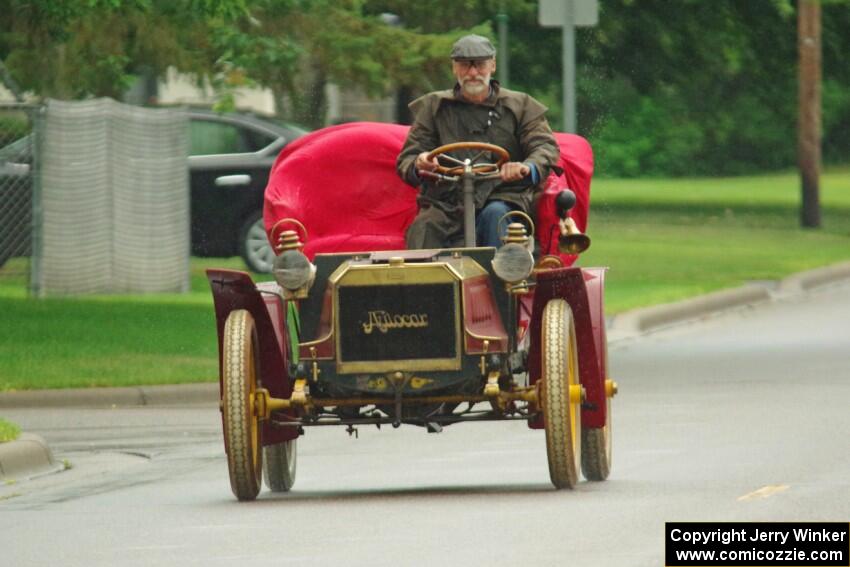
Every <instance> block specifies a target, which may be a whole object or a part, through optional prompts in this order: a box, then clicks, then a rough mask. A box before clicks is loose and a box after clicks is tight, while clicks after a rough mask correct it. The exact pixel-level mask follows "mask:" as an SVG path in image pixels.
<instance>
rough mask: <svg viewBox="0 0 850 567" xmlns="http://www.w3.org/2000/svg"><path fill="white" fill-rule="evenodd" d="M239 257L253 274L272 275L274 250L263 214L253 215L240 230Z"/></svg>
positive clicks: (258, 212) (256, 213)
mask: <svg viewBox="0 0 850 567" xmlns="http://www.w3.org/2000/svg"><path fill="white" fill-rule="evenodd" d="M239 255H240V256H242V259H243V260H244V261H245V265H247V266H248V269H249V270H251V271H252V272H256V273H259V274H270V273H271V271H272V264H273V263H274V257H275V254H274V250H272V247H271V245H270V244H269V239H268V236H266V227H265V224H264V223H263V213H262V212H261V211H257V212H255V213H252V214H251V215H250V216H249V217H248V218H247V219H246V220H245V222H244V223H242V228H241V229H240V230H239Z"/></svg>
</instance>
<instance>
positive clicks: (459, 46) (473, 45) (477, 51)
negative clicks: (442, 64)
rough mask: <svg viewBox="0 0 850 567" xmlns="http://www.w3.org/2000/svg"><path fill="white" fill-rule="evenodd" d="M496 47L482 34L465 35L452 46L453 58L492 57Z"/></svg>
mask: <svg viewBox="0 0 850 567" xmlns="http://www.w3.org/2000/svg"><path fill="white" fill-rule="evenodd" d="M495 56H496V48H495V47H493V44H492V43H490V40H489V39H487V38H486V37H484V36H482V35H474V34H473V35H465V36H463V37H462V38H460V39H459V40H457V41H456V42H455V44H454V46H452V59H473V60H474V59H492V58H493V57H495Z"/></svg>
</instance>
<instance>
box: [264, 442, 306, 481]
mask: <svg viewBox="0 0 850 567" xmlns="http://www.w3.org/2000/svg"><path fill="white" fill-rule="evenodd" d="M297 441H298V440H297V439H292V440H290V441H284V442H283V443H278V444H277V445H266V446H265V447H264V448H263V452H264V453H265V454H264V455H263V460H264V463H265V473H266V474H265V476H266V485H267V486H268V487H269V489H270V490H271V491H272V492H288V491H289V489H290V488H292V485H293V484H295V465H296V464H297V458H296V457H297V453H296V448H297V444H296V442H297Z"/></svg>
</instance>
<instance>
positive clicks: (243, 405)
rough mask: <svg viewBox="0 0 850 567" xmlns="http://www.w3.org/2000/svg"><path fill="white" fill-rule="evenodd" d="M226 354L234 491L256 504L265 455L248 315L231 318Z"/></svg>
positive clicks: (226, 417)
mask: <svg viewBox="0 0 850 567" xmlns="http://www.w3.org/2000/svg"><path fill="white" fill-rule="evenodd" d="M222 350H223V361H222V367H223V375H224V376H223V381H224V385H223V386H224V393H223V395H222V412H223V425H224V445H225V450H226V452H227V467H228V470H229V472H230V488H231V489H232V490H233V494H234V495H235V496H236V498H238V499H239V500H253V499H255V498H256V497H257V494H259V492H260V486H261V483H262V477H263V462H262V461H263V451H262V440H261V438H260V434H261V428H260V420H259V418H258V417H257V415H256V411H255V405H254V400H255V397H256V393H257V354H258V351H257V331H256V327H255V326H254V318H253V317H252V316H251V314H250V313H249V312H248V311H246V310H244V309H238V310H236V311H232V312H231V313H230V315H228V317H227V321H226V322H225V324H224V340H223V348H222Z"/></svg>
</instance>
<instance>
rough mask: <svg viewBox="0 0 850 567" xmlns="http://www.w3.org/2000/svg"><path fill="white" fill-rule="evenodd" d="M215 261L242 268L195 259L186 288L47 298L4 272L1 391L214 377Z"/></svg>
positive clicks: (0, 292) (228, 261)
mask: <svg viewBox="0 0 850 567" xmlns="http://www.w3.org/2000/svg"><path fill="white" fill-rule="evenodd" d="M15 261H17V262H20V261H21V260H15ZM7 266H8V265H7ZM210 266H217V267H226V268H232V269H240V270H241V269H244V265H243V264H242V262H241V261H240V260H238V259H207V260H199V259H193V260H192V265H191V270H192V273H191V281H192V290H191V292H189V293H186V294H159V295H100V296H91V297H85V298H48V299H43V300H35V299H30V298H27V297H26V296H25V291H24V289H23V279H21V280H20V281H17V283H16V282H15V280H14V278H13V279H11V280H6V279H0V313H2V321H3V323H2V324H0V391H4V390H6V391H9V390H18V389H34V388H78V387H100V386H116V385H117V386H127V385H147V384H175V383H189V382H210V381H214V380H216V379H217V376H218V354H217V346H216V336H215V315H214V313H213V308H212V296H211V295H210V291H209V285H208V283H207V280H206V276H205V275H204V269H205V268H207V267H210ZM4 269H6V268H4ZM9 269H11V270H14V269H15V266H14V265H12V266H9ZM256 279H262V278H256Z"/></svg>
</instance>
